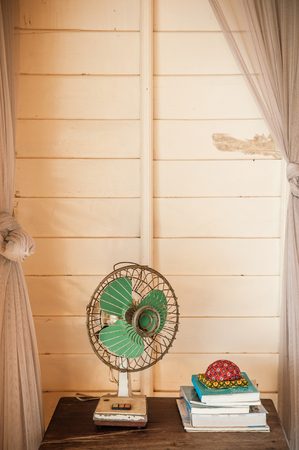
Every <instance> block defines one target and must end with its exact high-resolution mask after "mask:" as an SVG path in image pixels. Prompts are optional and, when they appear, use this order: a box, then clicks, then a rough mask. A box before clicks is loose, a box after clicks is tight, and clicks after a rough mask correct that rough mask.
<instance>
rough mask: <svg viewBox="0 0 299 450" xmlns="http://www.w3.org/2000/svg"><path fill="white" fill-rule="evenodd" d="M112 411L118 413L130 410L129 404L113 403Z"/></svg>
mask: <svg viewBox="0 0 299 450" xmlns="http://www.w3.org/2000/svg"><path fill="white" fill-rule="evenodd" d="M112 409H113V410H118V411H127V410H129V409H131V404H130V403H113V405H112Z"/></svg>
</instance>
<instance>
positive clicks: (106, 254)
mask: <svg viewBox="0 0 299 450" xmlns="http://www.w3.org/2000/svg"><path fill="white" fill-rule="evenodd" d="M139 241H140V239H139V238H136V239H134V238H126V239H124V238H111V239H92V238H90V239H72V238H69V239H55V238H53V239H45V238H37V239H35V245H36V251H35V253H34V255H32V256H30V258H27V259H26V261H25V262H24V263H23V269H24V273H25V275H48V276H52V275H94V276H98V275H99V274H108V273H110V272H112V270H113V265H114V264H116V263H117V262H119V261H137V262H138V261H139V247H140V242H139Z"/></svg>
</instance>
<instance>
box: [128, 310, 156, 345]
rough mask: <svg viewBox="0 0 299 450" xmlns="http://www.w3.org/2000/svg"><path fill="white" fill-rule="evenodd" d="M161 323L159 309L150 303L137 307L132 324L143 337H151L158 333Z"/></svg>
mask: <svg viewBox="0 0 299 450" xmlns="http://www.w3.org/2000/svg"><path fill="white" fill-rule="evenodd" d="M160 325H161V319H160V315H159V313H158V311H157V310H156V309H155V308H154V307H152V306H149V305H145V306H142V307H141V308H139V309H137V310H136V312H135V313H134V315H133V320H132V326H133V328H134V329H135V331H136V333H138V334H139V336H142V337H151V336H154V334H156V333H157V331H158V330H159V328H160Z"/></svg>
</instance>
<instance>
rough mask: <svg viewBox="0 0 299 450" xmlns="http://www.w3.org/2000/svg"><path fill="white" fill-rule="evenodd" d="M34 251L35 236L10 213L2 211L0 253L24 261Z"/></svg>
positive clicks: (0, 218)
mask: <svg viewBox="0 0 299 450" xmlns="http://www.w3.org/2000/svg"><path fill="white" fill-rule="evenodd" d="M34 251H35V243H34V240H33V238H32V237H31V236H30V235H29V234H28V233H26V231H24V230H23V229H22V227H21V225H20V224H19V223H18V222H17V221H16V220H15V219H14V218H13V217H12V216H11V215H10V214H7V213H5V212H0V255H2V256H4V258H6V259H10V260H11V261H16V262H23V261H25V259H26V258H27V256H29V255H32V253H34Z"/></svg>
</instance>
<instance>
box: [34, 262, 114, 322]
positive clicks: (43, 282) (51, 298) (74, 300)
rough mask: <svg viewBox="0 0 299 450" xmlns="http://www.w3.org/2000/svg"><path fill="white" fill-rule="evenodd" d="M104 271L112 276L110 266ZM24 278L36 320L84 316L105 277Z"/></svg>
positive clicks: (46, 276)
mask: <svg viewBox="0 0 299 450" xmlns="http://www.w3.org/2000/svg"><path fill="white" fill-rule="evenodd" d="M107 269H108V270H109V271H110V272H112V270H113V266H111V267H110V268H109V267H107ZM106 274H107V272H105V273H104V274H103V275H96V276H90V275H85V276H76V275H69V276H48V275H45V276H34V275H33V276H30V275H29V276H26V283H27V287H28V292H29V298H30V304H31V309H32V313H33V315H35V316H83V315H84V314H85V313H86V307H87V305H88V303H89V302H90V299H91V297H92V295H93V293H94V291H95V289H96V288H97V286H98V285H99V284H100V282H101V281H102V280H103V278H104V277H105V276H106Z"/></svg>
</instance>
